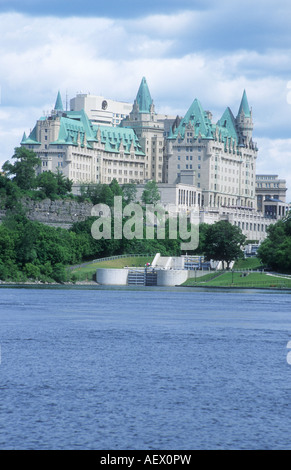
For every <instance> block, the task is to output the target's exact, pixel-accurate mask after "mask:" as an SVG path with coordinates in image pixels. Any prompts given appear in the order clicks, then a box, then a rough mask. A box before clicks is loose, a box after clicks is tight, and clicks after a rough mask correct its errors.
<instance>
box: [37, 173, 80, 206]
mask: <svg viewBox="0 0 291 470" xmlns="http://www.w3.org/2000/svg"><path fill="white" fill-rule="evenodd" d="M36 184H37V187H38V188H39V189H40V190H41V191H42V192H43V194H44V195H45V197H47V198H49V199H52V200H54V199H56V198H57V197H59V196H60V197H64V196H66V194H68V193H69V192H71V189H72V185H73V182H72V181H71V180H69V179H68V178H65V176H64V175H63V174H62V173H60V172H58V173H52V172H51V171H44V172H43V173H41V174H40V175H38V176H37V178H36Z"/></svg>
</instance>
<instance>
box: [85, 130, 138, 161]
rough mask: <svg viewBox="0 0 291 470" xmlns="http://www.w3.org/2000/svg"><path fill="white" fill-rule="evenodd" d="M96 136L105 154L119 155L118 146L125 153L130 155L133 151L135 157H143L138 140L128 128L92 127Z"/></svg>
mask: <svg viewBox="0 0 291 470" xmlns="http://www.w3.org/2000/svg"><path fill="white" fill-rule="evenodd" d="M93 128H94V130H95V131H96V136H97V138H98V136H99V138H100V140H101V142H102V143H103V144H104V145H105V150H106V151H107V152H112V153H119V151H120V146H122V147H123V150H124V152H125V153H130V151H131V149H134V151H135V154H136V155H144V152H143V151H142V148H141V145H140V143H139V140H138V138H137V136H136V134H135V132H134V131H133V129H131V128H129V127H110V126H100V125H98V126H93Z"/></svg>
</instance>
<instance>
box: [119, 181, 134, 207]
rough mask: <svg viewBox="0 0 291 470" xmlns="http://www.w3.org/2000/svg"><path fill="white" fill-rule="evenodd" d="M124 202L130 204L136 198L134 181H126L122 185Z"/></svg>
mask: <svg viewBox="0 0 291 470" xmlns="http://www.w3.org/2000/svg"><path fill="white" fill-rule="evenodd" d="M122 193H123V201H124V204H125V205H127V204H130V203H131V202H135V200H136V193H137V189H136V185H135V184H134V183H126V184H124V185H123V186H122Z"/></svg>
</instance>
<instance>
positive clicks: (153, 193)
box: [141, 181, 161, 204]
mask: <svg viewBox="0 0 291 470" xmlns="http://www.w3.org/2000/svg"><path fill="white" fill-rule="evenodd" d="M160 199H161V196H160V193H159V189H158V186H157V183H156V182H155V181H148V182H147V184H146V185H145V188H144V191H143V193H142V196H141V200H142V202H143V203H144V204H157V202H159V200H160Z"/></svg>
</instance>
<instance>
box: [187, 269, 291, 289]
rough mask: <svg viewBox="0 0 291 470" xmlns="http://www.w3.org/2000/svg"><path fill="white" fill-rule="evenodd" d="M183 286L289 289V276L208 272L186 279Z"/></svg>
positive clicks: (290, 287) (290, 283) (290, 280)
mask: <svg viewBox="0 0 291 470" xmlns="http://www.w3.org/2000/svg"><path fill="white" fill-rule="evenodd" d="M183 287H209V288H228V289H232V288H239V289H243V288H245V289H284V290H289V289H291V277H290V276H287V275H280V274H275V273H265V272H248V271H246V272H240V271H238V272H235V271H229V272H222V273H210V274H207V275H206V276H203V277H201V278H192V279H188V280H187V281H186V282H185V283H184V284H183Z"/></svg>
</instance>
